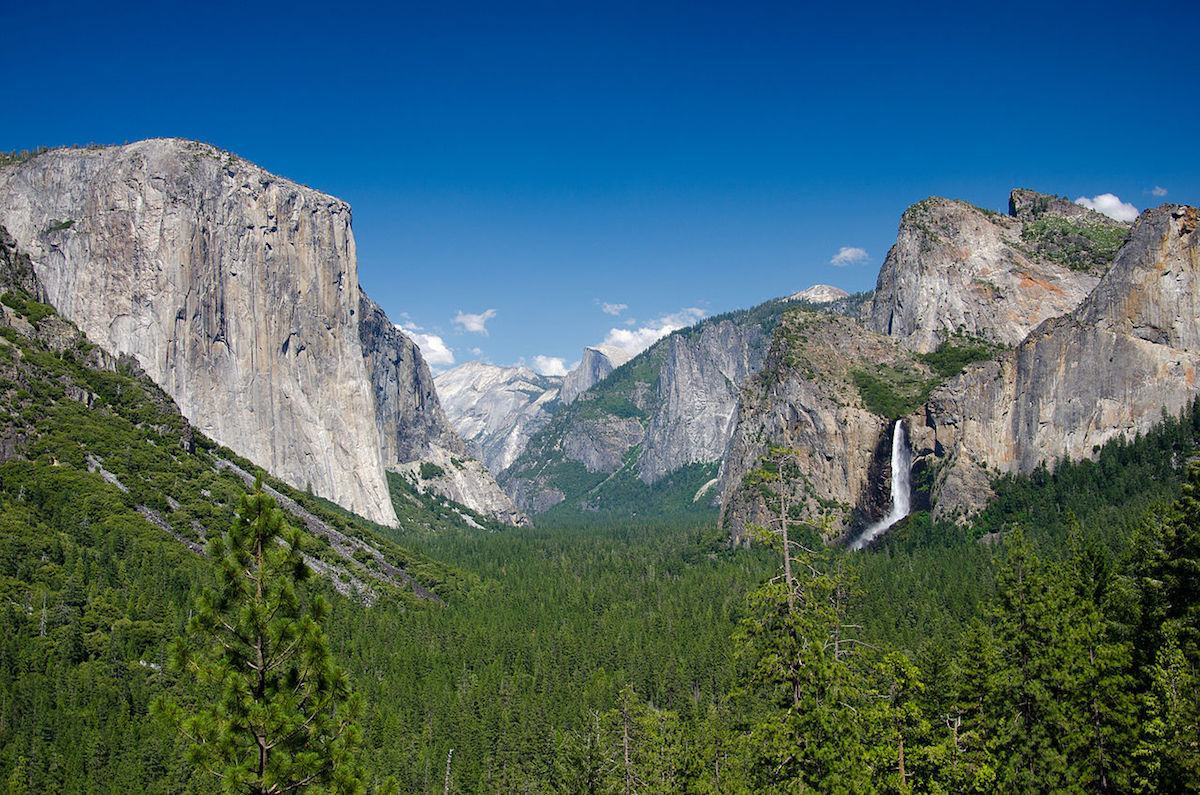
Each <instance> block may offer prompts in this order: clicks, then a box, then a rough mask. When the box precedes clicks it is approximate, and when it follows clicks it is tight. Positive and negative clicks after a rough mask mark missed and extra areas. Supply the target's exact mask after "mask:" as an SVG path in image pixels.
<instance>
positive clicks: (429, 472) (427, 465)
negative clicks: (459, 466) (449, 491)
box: [421, 461, 446, 480]
mask: <svg viewBox="0 0 1200 795" xmlns="http://www.w3.org/2000/svg"><path fill="white" fill-rule="evenodd" d="M444 474H446V470H444V469H442V468H441V467H440V466H438V465H437V464H435V463H433V462H432V461H422V462H421V480H433V479H434V478H440V477H441V476H442V475H444Z"/></svg>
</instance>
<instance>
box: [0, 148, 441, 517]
mask: <svg viewBox="0 0 1200 795" xmlns="http://www.w3.org/2000/svg"><path fill="white" fill-rule="evenodd" d="M0 223H3V224H4V225H5V226H6V227H7V228H8V229H9V231H10V232H11V233H12V235H13V237H14V238H16V240H17V241H18V242H19V243H20V245H21V246H22V247H23V248H24V249H25V250H26V251H28V252H29V254H30V256H31V259H32V261H33V263H34V268H35V270H36V272H37V275H38V277H39V279H40V280H41V282H42V283H43V284H44V285H45V290H46V297H47V299H48V300H49V302H50V303H51V304H53V305H54V306H55V307H56V308H57V309H58V310H59V312H61V313H62V314H63V315H64V316H66V317H68V318H69V319H71V320H72V321H74V322H75V323H76V324H78V325H79V327H80V328H81V329H82V330H83V331H84V332H85V333H86V334H87V335H88V337H89V338H91V339H92V340H93V341H95V342H97V343H98V344H100V345H101V346H103V347H104V348H106V349H107V350H109V351H111V352H112V353H114V354H123V355H131V356H133V357H134V358H135V359H136V360H137V361H138V363H139V364H140V365H141V367H142V368H143V369H144V370H145V371H146V373H147V375H149V376H150V377H151V379H153V380H154V381H155V382H156V383H158V384H160V385H161V386H162V387H163V389H164V390H165V391H166V392H167V393H168V394H169V395H171V397H172V398H174V399H175V401H176V402H177V403H178V404H179V407H180V409H181V410H182V412H183V414H184V415H185V416H186V417H187V418H188V420H189V421H190V422H191V423H192V424H193V425H195V426H196V427H197V428H199V429H200V430H201V431H202V432H203V433H205V434H206V435H207V436H209V437H211V438H213V439H214V440H216V441H218V442H220V443H221V444H224V445H227V446H229V447H230V448H232V449H234V450H236V451H237V452H238V453H239V454H241V455H243V456H245V457H247V458H249V459H251V460H253V461H255V462H256V463H259V464H261V465H262V466H264V467H266V468H268V469H269V470H270V471H271V472H272V473H274V474H276V475H278V476H279V477H281V478H283V479H285V480H287V481H288V482H289V483H291V484H292V485H293V486H296V487H298V488H305V487H308V486H311V487H312V489H313V491H314V492H316V493H317V494H320V495H321V496H324V497H327V498H329V499H331V500H334V501H336V502H338V503H340V504H342V505H344V506H346V507H347V508H350V509H352V510H354V511H356V512H358V513H360V514H362V515H363V516H365V517H367V518H369V519H371V520H373V521H376V522H379V523H381V524H395V522H396V515H395V512H394V510H393V508H392V505H391V500H390V497H389V495H388V489H387V482H386V479H385V474H384V467H385V464H386V463H392V462H394V461H396V460H398V459H400V458H403V457H404V456H405V455H408V454H411V453H412V452H413V451H415V450H417V449H418V448H420V447H421V441H422V437H425V438H426V440H427V441H429V442H431V443H439V444H448V445H451V446H453V444H454V442H455V441H456V440H453V439H452V437H453V434H452V432H450V431H449V430H448V426H447V425H446V423H445V419H444V418H443V417H441V412H440V409H438V404H437V401H436V396H435V395H434V393H433V390H432V379H431V378H430V377H429V373H428V368H427V367H426V366H425V364H424V362H423V360H421V358H420V356H419V353H418V352H417V351H416V348H415V347H414V346H413V345H412V343H411V341H409V340H407V338H405V337H403V335H401V334H399V332H396V334H395V336H391V335H390V334H383V335H380V334H376V333H374V332H371V331H370V329H368V328H367V327H364V326H361V325H360V319H362V316H363V315H367V314H369V315H371V319H372V322H374V323H375V324H376V325H375V326H374V327H372V328H376V329H377V330H378V329H382V328H383V327H384V326H386V327H387V328H391V324H390V323H386V317H383V316H382V312H380V311H379V310H378V307H375V306H374V304H372V303H371V302H370V301H369V300H367V299H366V298H365V297H363V296H361V293H360V290H359V286H358V274H357V263H356V259H355V249H354V236H353V234H352V232H351V228H350V207H349V205H347V204H346V203H345V202H343V201H341V200H339V199H335V198H333V197H331V196H327V195H325V194H322V193H319V192H317V191H314V190H311V189H309V188H305V187H301V186H299V185H297V184H295V183H293V182H290V181H288V180H285V179H281V178H279V177H276V176H274V175H272V174H269V173H267V172H266V171H264V170H262V169H261V168H258V167H257V166H254V165H252V164H250V163H247V162H246V161H243V160H240V159H238V158H237V157H235V156H232V155H229V154H227V153H224V152H221V151H219V150H217V149H215V148H213V147H211V146H207V145H205V144H199V143H194V142H188V141H181V140H173V139H172V140H167V139H158V140H151V141H142V142H139V143H136V144H131V145H128V146H123V147H112V148H106V149H99V150H58V151H52V152H48V153H46V154H43V155H40V156H38V157H36V158H34V159H32V160H30V161H27V162H25V163H22V164H19V165H13V166H10V167H7V168H4V169H0ZM409 387H411V389H412V390H413V391H412V392H407V391H406V389H408V388H409ZM447 434H449V436H447ZM457 444H458V445H459V446H460V447H461V441H457ZM393 455H394V456H395V458H393Z"/></svg>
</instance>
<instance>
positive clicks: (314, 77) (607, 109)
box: [0, 1, 1200, 368]
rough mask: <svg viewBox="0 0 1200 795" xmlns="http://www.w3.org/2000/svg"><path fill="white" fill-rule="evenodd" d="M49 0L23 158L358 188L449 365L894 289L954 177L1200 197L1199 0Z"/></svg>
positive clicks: (19, 110)
mask: <svg viewBox="0 0 1200 795" xmlns="http://www.w3.org/2000/svg"><path fill="white" fill-rule="evenodd" d="M18 5H19V7H10V8H7V9H6V28H7V31H8V35H7V36H6V42H5V46H4V47H3V48H0V70H2V74H3V75H4V78H5V79H4V81H3V82H4V85H5V90H4V96H5V104H6V111H5V114H4V115H5V123H4V125H3V127H2V128H0V149H5V150H12V149H23V148H32V147H35V146H38V145H61V144H84V143H88V142H97V143H122V142H125V141H132V140H136V139H140V138H147V137H153V136H181V137H187V138H196V139H200V140H204V141H208V142H210V143H213V144H215V145H217V146H220V147H222V148H224V149H228V150H231V151H233V152H236V153H237V154H239V155H240V156H242V157H245V158H247V159H249V160H252V161H254V162H257V163H259V164H260V165H262V166H264V167H265V168H267V169H269V170H271V171H274V172H276V173H278V174H281V175H283V176H286V177H289V178H291V179H294V180H296V181H297V182H302V183H304V184H307V185H311V186H313V187H316V188H319V189H321V190H324V191H327V192H329V193H332V194H334V195H337V196H340V197H342V198H344V199H346V200H348V201H349V202H350V203H351V205H352V206H353V208H354V230H355V237H356V240H357V244H358V255H359V279H360V282H361V283H362V285H363V286H364V287H365V288H366V290H367V292H368V293H369V294H370V295H371V296H372V297H373V298H374V299H375V300H376V301H378V302H379V303H380V304H381V305H382V306H383V307H384V309H386V310H387V312H388V313H389V315H390V316H391V317H392V319H393V320H395V321H397V322H402V323H404V324H406V325H408V326H409V327H410V328H413V329H416V330H417V331H416V333H418V334H420V335H421V337H420V339H421V340H422V341H423V342H424V343H425V345H424V347H425V348H426V352H427V354H428V355H429V358H431V359H434V360H436V361H437V362H440V363H442V364H443V366H444V365H445V364H446V363H448V362H449V357H450V356H452V357H453V360H454V362H456V363H461V362H463V361H467V360H469V359H472V358H485V359H487V360H490V361H493V362H495V363H497V364H510V363H514V362H517V361H525V362H527V363H530V364H533V363H534V362H535V357H544V358H541V359H537V361H538V362H540V363H542V365H543V366H546V367H550V368H553V367H555V360H562V363H564V364H570V363H571V362H573V361H575V360H577V359H578V357H579V352H580V350H581V348H582V347H583V346H584V345H588V344H595V343H598V342H602V341H604V340H605V339H606V338H607V339H609V340H613V341H620V342H625V343H627V344H632V341H633V340H643V341H644V340H645V339H648V338H649V337H652V336H653V334H654V333H655V332H656V331H657V330H661V329H663V328H669V327H671V326H673V325H678V324H679V323H683V322H687V321H690V320H691V319H694V318H695V317H697V316H699V315H700V314H701V313H719V312H724V311H728V310H730V309H735V308H740V307H748V306H751V305H753V304H756V303H759V302H761V301H763V300H766V299H768V298H772V297H776V296H779V295H785V294H788V293H791V292H794V291H796V290H800V289H803V288H804V287H807V286H809V285H811V284H814V283H818V282H824V283H830V284H836V285H838V286H841V287H843V288H845V289H848V290H852V291H853V290H865V289H870V288H872V287H873V286H874V282H875V276H876V274H877V272H878V268H879V265H880V264H881V263H882V261H883V258H884V256H885V255H886V253H887V249H888V247H889V246H890V245H891V243H892V241H893V239H894V236H895V232H896V225H897V222H898V220H899V216H900V213H901V212H902V211H903V210H904V208H905V207H906V206H908V205H909V204H911V203H913V202H915V201H918V200H920V199H922V198H924V197H925V196H928V195H935V194H936V195H943V196H951V197H955V198H962V199H966V200H968V201H971V202H974V203H976V204H979V205H982V206H984V207H990V208H993V209H1003V208H1004V207H1005V205H1006V201H1007V196H1008V191H1009V189H1010V188H1012V187H1018V186H1020V187H1032V188H1035V189H1038V190H1043V191H1047V192H1053V193H1063V194H1066V195H1068V196H1070V197H1071V198H1076V197H1078V196H1096V195H1099V194H1103V193H1113V194H1116V195H1117V196H1119V197H1120V198H1121V199H1122V200H1123V201H1125V202H1128V203H1131V204H1133V205H1135V206H1136V207H1138V208H1145V207H1147V206H1152V205H1155V204H1158V203H1160V202H1162V201H1178V202H1184V203H1191V204H1195V203H1197V202H1200V164H1198V159H1197V157H1196V156H1195V141H1196V138H1197V133H1198V132H1200V124H1198V121H1200V112H1198V110H1197V108H1198V107H1200V105H1198V103H1197V97H1196V93H1197V92H1196V88H1197V85H1200V80H1198V78H1200V58H1197V57H1196V55H1195V32H1196V29H1197V24H1196V23H1197V22H1198V21H1200V9H1198V8H1197V6H1195V5H1194V4H1190V3H1179V4H1174V5H1172V6H1170V7H1169V9H1168V8H1167V7H1153V8H1152V9H1150V10H1145V9H1146V7H1145V6H1140V5H1137V4H1133V3H1128V2H1124V3H1107V2H1089V3H1059V4H1046V6H1049V7H1045V6H1043V5H1042V4H1036V5H1035V4H1026V3H1019V2H1008V3H997V4H991V5H988V6H984V5H982V4H977V3H968V2H961V3H903V4H898V3H885V4H874V3H869V2H859V3H821V4H819V5H817V4H813V5H810V4H806V3H786V4H785V3H747V2H743V3H736V4H734V3H703V2H692V3H653V2H643V3H623V2H616V1H614V2H604V3H594V4H592V3H569V2H568V3H564V2H545V3H496V2H487V3H455V2H439V3H428V4H413V3H399V4H393V5H389V6H384V5H372V4H356V3H340V4H332V3H320V4H305V3H303V2H292V3H287V4H253V3H239V4H227V5H225V4H221V3H216V4H186V5H183V4H160V3H156V4H153V5H142V6H139V5H136V4H125V5H122V6H121V7H120V8H113V7H110V6H108V5H105V4H100V5H97V4H80V5H78V6H75V5H73V4H71V3H65V4H59V5H56V6H54V7H53V9H52V10H43V9H40V8H35V7H34V4H30V3H24V4H18ZM1155 188H1160V189H1163V190H1165V191H1166V192H1167V193H1166V196H1165V197H1159V196H1155V195H1153V194H1152V191H1153V190H1154V189H1155ZM843 248H845V249H861V250H862V251H863V252H865V256H864V257H861V258H859V259H852V261H851V262H850V263H849V264H845V265H840V266H839V265H834V264H832V262H831V260H833V258H834V257H835V256H836V255H837V254H838V252H839V251H840V250H842V249H843ZM605 304H608V305H609V306H608V308H609V310H610V313H606V312H605V311H604V309H605ZM621 305H624V308H622V309H619V310H618V309H617V307H619V306H621ZM456 318H457V320H458V322H456ZM614 330H616V331H618V332H622V333H618V334H615V335H614ZM435 338H436V339H435ZM439 342H440V346H439ZM474 351H478V354H476V353H475V352H474Z"/></svg>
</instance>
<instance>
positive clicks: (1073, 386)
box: [912, 205, 1200, 516]
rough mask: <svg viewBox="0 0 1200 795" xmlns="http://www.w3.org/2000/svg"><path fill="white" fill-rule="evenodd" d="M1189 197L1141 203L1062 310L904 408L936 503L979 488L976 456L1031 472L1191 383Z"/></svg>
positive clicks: (1128, 432)
mask: <svg viewBox="0 0 1200 795" xmlns="http://www.w3.org/2000/svg"><path fill="white" fill-rule="evenodd" d="M1196 225H1197V211H1196V208H1194V207H1179V206H1172V205H1166V206H1163V207H1159V208H1157V209H1153V210H1147V211H1146V212H1144V213H1143V214H1142V215H1141V217H1140V218H1139V219H1138V220H1137V222H1136V224H1135V225H1134V228H1133V231H1132V233H1131V234H1130V238H1129V240H1128V242H1127V243H1126V244H1125V246H1124V247H1123V248H1122V249H1121V251H1120V253H1119V254H1118V255H1117V258H1116V260H1115V261H1114V262H1113V264H1112V267H1111V268H1110V269H1109V271H1108V273H1107V274H1106V275H1105V276H1104V278H1103V279H1102V280H1101V281H1100V283H1099V284H1098V285H1097V286H1096V289H1095V290H1094V291H1093V292H1092V294H1091V295H1089V296H1088V297H1087V299H1086V300H1085V301H1084V302H1083V303H1082V304H1081V305H1080V306H1079V307H1078V308H1077V309H1076V310H1075V311H1074V312H1072V313H1071V314H1069V315H1065V316H1063V317H1061V318H1056V319H1054V320H1051V321H1048V322H1046V323H1044V324H1043V325H1041V326H1040V327H1039V328H1038V329H1036V330H1035V331H1034V332H1033V333H1032V334H1030V335H1029V337H1028V338H1027V339H1026V340H1024V341H1023V342H1022V343H1021V344H1020V345H1018V346H1017V347H1016V348H1015V349H1014V350H1012V351H1008V352H1006V353H1005V354H1004V355H1003V356H1001V357H1000V358H999V360H998V361H995V362H988V363H984V364H979V365H974V366H972V367H970V368H968V369H967V370H966V371H965V372H963V373H962V375H960V376H958V377H957V378H955V379H953V380H952V381H950V382H949V383H947V384H946V385H944V386H943V387H942V388H940V389H939V390H937V391H935V392H934V393H933V394H932V395H931V397H930V400H929V403H928V404H927V405H926V406H925V408H924V410H923V411H921V412H919V413H918V414H917V415H915V416H914V417H913V418H912V420H913V421H912V427H913V428H914V432H913V445H914V449H915V452H916V454H917V455H918V456H919V457H920V458H922V459H925V460H926V461H928V462H933V463H938V462H940V463H942V464H943V465H944V466H943V471H942V474H941V476H940V478H939V482H938V484H937V486H936V488H935V494H936V497H937V502H936V507H935V513H936V515H939V516H944V515H955V514H957V515H963V514H966V513H969V512H971V511H973V510H976V509H978V508H979V507H980V506H981V505H982V501H983V500H984V499H986V497H987V496H989V495H990V489H989V488H988V487H987V485H986V484H987V478H986V475H984V474H983V473H982V469H981V468H983V467H987V468H990V469H993V470H998V471H1000V472H1022V473H1027V472H1030V471H1032V470H1033V469H1034V468H1035V467H1036V466H1037V465H1038V464H1039V463H1042V462H1048V463H1053V462H1054V461H1055V460H1057V459H1059V458H1061V457H1067V458H1071V459H1079V458H1085V457H1090V456H1092V455H1094V454H1095V452H1096V450H1097V449H1098V448H1099V446H1101V445H1103V444H1104V443H1105V442H1107V441H1109V440H1110V439H1113V438H1116V437H1124V438H1130V437H1132V436H1133V435H1135V434H1137V433H1140V432H1145V431H1146V430H1148V429H1149V428H1150V427H1151V426H1152V425H1153V424H1154V423H1156V422H1157V421H1158V420H1159V419H1160V418H1161V416H1162V412H1163V411H1166V412H1168V413H1171V414H1178V413H1179V412H1180V411H1181V410H1182V409H1183V408H1184V407H1185V406H1186V405H1187V404H1189V403H1190V402H1191V400H1192V399H1193V398H1194V397H1195V396H1196V395H1197V394H1198V393H1200V389H1198V388H1197V385H1196V371H1197V367H1198V366H1200V323H1198V318H1200V297H1198V291H1200V255H1198V252H1200V244H1198V243H1197V237H1198V236H1197V234H1196Z"/></svg>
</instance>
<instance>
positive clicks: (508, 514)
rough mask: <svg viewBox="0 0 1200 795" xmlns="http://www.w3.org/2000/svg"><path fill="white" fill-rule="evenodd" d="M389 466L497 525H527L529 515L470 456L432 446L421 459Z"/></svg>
mask: <svg viewBox="0 0 1200 795" xmlns="http://www.w3.org/2000/svg"><path fill="white" fill-rule="evenodd" d="M460 444H461V441H460ZM430 464H432V466H429V465H430ZM389 469H391V470H392V471H393V472H399V473H401V474H403V475H405V476H406V477H408V478H409V480H411V481H412V482H413V483H414V484H416V487H417V489H418V490H419V491H422V492H425V491H430V492H432V493H434V494H437V495H439V496H442V497H446V498H448V499H451V500H454V501H455V502H457V503H460V504H462V505H464V506H466V507H467V508H470V509H471V510H473V511H475V512H476V513H478V514H480V515H481V516H484V517H486V518H489V519H495V520H496V521H498V522H500V523H501V524H506V525H510V526H512V527H529V526H530V524H531V522H530V521H529V517H528V516H526V515H525V514H524V513H522V512H521V511H520V510H519V509H518V508H517V507H516V505H515V504H514V503H513V501H512V499H511V498H509V496H508V495H507V494H505V493H504V492H503V491H501V490H500V486H499V485H497V483H496V479H495V478H493V477H492V474H491V473H490V472H488V470H487V468H486V467H484V465H483V463H482V462H481V461H478V460H476V459H474V458H466V457H463V458H460V457H458V456H457V455H454V453H452V452H451V451H449V450H446V449H445V448H441V447H437V446H436V445H434V446H431V447H429V448H428V449H427V450H426V451H425V452H424V454H423V455H422V459H421V460H419V461H409V462H407V463H403V464H397V465H391V466H389Z"/></svg>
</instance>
